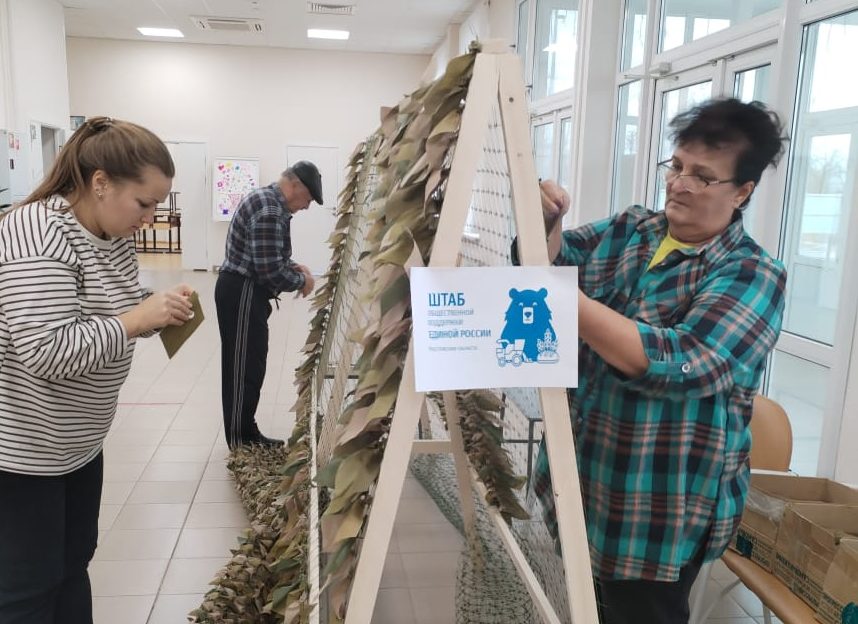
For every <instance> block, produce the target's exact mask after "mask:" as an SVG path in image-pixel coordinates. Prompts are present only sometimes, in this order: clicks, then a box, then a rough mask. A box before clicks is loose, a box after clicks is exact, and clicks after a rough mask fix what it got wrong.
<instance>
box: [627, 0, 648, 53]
mask: <svg viewBox="0 0 858 624" xmlns="http://www.w3.org/2000/svg"><path fill="white" fill-rule="evenodd" d="M646 7H647V0H628V1H627V2H626V17H625V24H624V27H623V55H622V69H623V70H626V69H629V68H631V67H637V66H638V65H640V64H641V63H643V61H644V48H645V42H646V24H647V21H646V20H647V17H646Z"/></svg>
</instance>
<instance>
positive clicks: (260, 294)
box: [215, 271, 271, 448]
mask: <svg viewBox="0 0 858 624" xmlns="http://www.w3.org/2000/svg"><path fill="white" fill-rule="evenodd" d="M269 297H270V293H269V292H268V290H266V289H265V288H262V287H261V286H259V285H258V284H256V283H255V282H254V281H253V280H250V279H247V278H246V277H243V276H241V275H237V274H235V273H229V272H226V271H222V272H221V273H220V274H219V275H218V278H217V284H216V285H215V305H216V306H217V324H218V328H219V329H220V345H221V346H220V348H221V400H222V403H223V429H224V433H225V434H226V442H227V444H228V445H229V446H230V448H233V447H235V446H237V445H239V444H242V443H244V442H248V441H251V440H253V438H254V437H255V436H257V435H259V429H258V428H257V426H256V419H255V415H256V407H257V405H259V393H260V392H261V391H262V382H263V381H264V380H265V361H266V359H267V358H268V317H269V316H270V315H271V303H270V302H269V300H268V299H269Z"/></svg>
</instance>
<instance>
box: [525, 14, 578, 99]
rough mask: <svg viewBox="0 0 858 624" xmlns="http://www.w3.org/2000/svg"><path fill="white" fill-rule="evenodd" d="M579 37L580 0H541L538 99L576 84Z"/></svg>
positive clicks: (536, 70) (535, 84)
mask: <svg viewBox="0 0 858 624" xmlns="http://www.w3.org/2000/svg"><path fill="white" fill-rule="evenodd" d="M577 40H578V2H577V0H537V4H536V46H535V49H534V67H533V99H534V100H538V99H540V98H544V97H547V96H550V95H554V94H555V93H560V92H561V91H565V90H567V89H571V88H572V87H573V86H574V79H575V57H576V53H577Z"/></svg>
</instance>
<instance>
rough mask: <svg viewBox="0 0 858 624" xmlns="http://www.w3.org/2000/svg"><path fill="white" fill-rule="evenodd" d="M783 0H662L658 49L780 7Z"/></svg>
mask: <svg viewBox="0 0 858 624" xmlns="http://www.w3.org/2000/svg"><path fill="white" fill-rule="evenodd" d="M782 3H783V0H742V2H723V0H696V1H695V2H688V0H664V4H663V11H662V19H661V36H660V46H659V50H660V51H662V52H664V51H666V50H672V49H673V48H678V47H679V46H681V45H683V44H686V43H689V42H691V41H696V40H697V39H701V38H703V37H705V36H706V35H711V34H713V33H716V32H718V31H720V30H724V29H726V28H729V27H730V26H735V25H736V24H738V23H740V22H744V21H747V20H750V19H751V18H754V17H756V16H757V15H762V14H763V13H767V12H768V11H772V10H774V9H777V8H778V7H780V6H781V4H782Z"/></svg>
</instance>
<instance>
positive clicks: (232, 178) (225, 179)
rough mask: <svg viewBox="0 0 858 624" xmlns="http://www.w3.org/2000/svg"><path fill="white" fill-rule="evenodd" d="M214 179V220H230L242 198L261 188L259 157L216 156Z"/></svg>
mask: <svg viewBox="0 0 858 624" xmlns="http://www.w3.org/2000/svg"><path fill="white" fill-rule="evenodd" d="M212 181H213V189H212V199H213V203H214V207H213V209H214V215H213V216H214V220H215V221H229V220H231V219H232V215H233V214H234V213H235V209H236V208H237V207H238V204H239V202H240V201H241V199H242V198H243V197H244V196H245V195H247V194H248V193H249V192H250V191H252V190H254V189H257V188H259V159H258V158H215V159H214V175H212Z"/></svg>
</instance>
